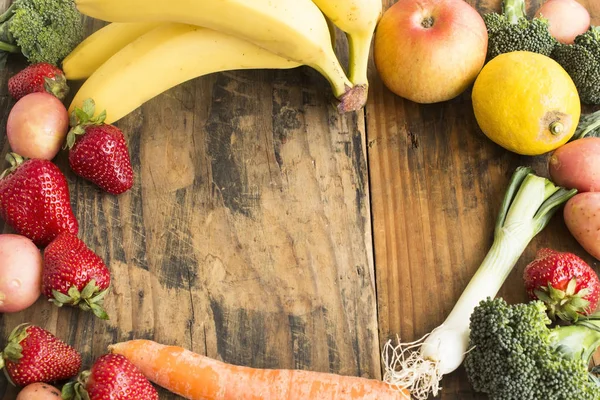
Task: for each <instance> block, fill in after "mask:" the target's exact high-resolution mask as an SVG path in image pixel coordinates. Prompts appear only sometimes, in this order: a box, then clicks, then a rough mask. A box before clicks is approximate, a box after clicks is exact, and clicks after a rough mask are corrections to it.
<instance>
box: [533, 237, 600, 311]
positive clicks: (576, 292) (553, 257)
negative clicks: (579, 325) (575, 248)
mask: <svg viewBox="0 0 600 400" xmlns="http://www.w3.org/2000/svg"><path fill="white" fill-rule="evenodd" d="M523 279H524V280H525V288H526V289H527V294H528V295H529V297H530V298H531V299H533V300H537V299H539V300H542V301H543V302H544V303H546V306H547V307H548V311H549V313H550V316H551V317H552V318H553V319H554V317H559V318H560V319H563V320H565V321H576V320H577V319H578V318H579V316H580V315H589V314H591V313H593V312H594V311H595V310H596V307H597V306H598V297H599V295H600V281H599V280H598V275H596V273H595V272H594V270H593V269H592V268H591V267H590V266H589V265H588V264H587V263H586V262H585V261H583V260H582V259H581V258H579V257H577V256H576V255H575V254H571V253H561V252H558V251H555V250H551V249H541V250H540V251H538V253H537V255H536V258H535V260H533V261H532V262H531V263H530V264H529V265H527V267H525V272H524V274H523Z"/></svg>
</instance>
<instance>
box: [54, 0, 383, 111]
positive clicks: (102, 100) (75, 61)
mask: <svg viewBox="0 0 600 400" xmlns="http://www.w3.org/2000/svg"><path fill="white" fill-rule="evenodd" d="M75 3H76V5H77V8H78V9H79V11H80V12H82V13H83V14H85V15H88V16H90V17H93V18H97V19H101V20H104V21H109V22H112V23H111V24H109V25H107V26H106V27H104V28H102V29H100V30H99V31H97V32H95V33H94V34H93V35H91V36H89V37H88V38H87V39H86V40H84V41H83V42H82V43H81V44H80V45H79V46H78V47H77V48H76V49H74V50H73V52H72V53H71V54H70V55H69V56H68V57H67V58H65V60H64V61H63V70H64V72H65V75H66V76H67V79H72V80H76V79H87V80H86V81H85V82H84V83H83V85H82V86H81V88H80V90H79V91H78V92H77V94H76V95H75V98H74V99H73V101H72V103H71V106H70V111H72V110H73V109H74V108H75V107H81V106H82V104H83V101H84V100H85V99H87V98H92V99H93V100H94V101H95V102H96V109H98V110H104V109H105V110H106V112H107V118H106V122H107V123H112V122H114V121H117V120H118V119H120V118H122V117H123V116H125V115H127V114H129V113H130V112H131V111H133V110H134V109H136V108H137V107H139V106H141V105H142V104H143V103H144V102H146V101H148V100H150V99H151V98H153V97H155V96H157V95H159V94H160V93H162V92H164V91H166V90H168V89H169V88H171V87H174V86H176V85H178V84H180V83H183V82H185V81H187V80H190V79H193V78H196V77H199V76H202V75H206V74H210V73H213V72H218V71H226V70H239V69H273V68H277V69H288V68H295V67H298V66H300V65H307V66H310V67H312V68H314V69H316V70H317V71H318V72H320V73H321V74H322V75H323V76H324V77H325V78H326V79H327V80H328V81H329V83H330V84H331V87H332V90H333V93H334V95H335V96H336V97H337V98H338V99H339V105H338V110H339V111H340V112H341V113H344V112H350V111H355V110H358V109H360V108H362V107H363V106H364V104H365V102H366V98H367V89H368V82H367V65H368V60H369V50H370V46H371V40H372V37H373V33H374V30H375V26H376V24H377V22H378V20H379V17H380V15H381V11H382V10H381V9H382V4H381V0H313V1H311V0H276V1H273V0H218V1H217V0H194V1H190V0H171V1H168V2H167V1H163V0H75ZM328 19H329V20H328ZM330 22H331V23H333V24H335V25H336V26H337V27H339V28H340V29H341V30H342V31H344V32H346V33H347V35H348V39H349V40H348V43H349V46H350V62H349V74H348V75H347V74H346V72H345V71H344V68H343V67H342V65H341V64H340V62H339V60H338V58H337V56H336V54H335V51H334V46H333V43H332V38H333V35H332V33H333V30H332V27H331V25H330Z"/></svg>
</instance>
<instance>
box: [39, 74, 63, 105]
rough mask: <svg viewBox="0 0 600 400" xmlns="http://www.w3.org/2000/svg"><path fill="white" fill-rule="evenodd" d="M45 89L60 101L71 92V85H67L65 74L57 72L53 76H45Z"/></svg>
mask: <svg viewBox="0 0 600 400" xmlns="http://www.w3.org/2000/svg"><path fill="white" fill-rule="evenodd" d="M44 89H46V91H47V92H48V93H50V94H53V95H54V96H56V97H57V98H58V99H59V100H60V101H63V100H64V99H65V97H67V94H69V85H67V79H66V78H65V76H64V75H63V74H57V75H55V76H54V77H53V78H45V79H44Z"/></svg>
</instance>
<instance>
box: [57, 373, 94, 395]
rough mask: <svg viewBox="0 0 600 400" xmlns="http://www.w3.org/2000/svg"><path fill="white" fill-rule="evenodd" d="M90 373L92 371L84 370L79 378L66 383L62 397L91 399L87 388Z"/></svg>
mask: <svg viewBox="0 0 600 400" xmlns="http://www.w3.org/2000/svg"><path fill="white" fill-rule="evenodd" d="M90 374H91V372H90V371H83V372H82V373H80V374H79V376H78V377H77V380H75V381H72V382H69V383H67V384H66V385H64V386H63V388H62V391H61V398H62V399H63V400H90V395H89V394H88V392H87V390H86V389H85V387H86V386H87V381H88V379H89V377H90Z"/></svg>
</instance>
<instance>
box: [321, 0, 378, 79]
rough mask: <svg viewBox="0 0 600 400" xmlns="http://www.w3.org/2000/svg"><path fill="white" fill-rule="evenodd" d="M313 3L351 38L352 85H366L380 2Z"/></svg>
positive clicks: (327, 0) (342, 0) (329, 0)
mask: <svg viewBox="0 0 600 400" xmlns="http://www.w3.org/2000/svg"><path fill="white" fill-rule="evenodd" d="M312 1H313V2H314V3H315V4H316V5H317V6H318V7H319V8H320V9H321V11H323V13H324V14H325V15H326V16H327V17H328V18H329V20H331V22H332V23H333V24H335V25H336V26H337V27H338V28H340V29H341V30H342V31H344V32H346V34H347V36H348V45H349V49H350V60H349V61H350V63H349V78H350V81H351V82H352V83H353V84H355V85H367V84H368V81H367V67H368V64H369V52H370V50H371V41H372V39H373V33H374V32H375V27H376V26H377V22H379V18H380V17H381V13H382V2H381V0H312Z"/></svg>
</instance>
